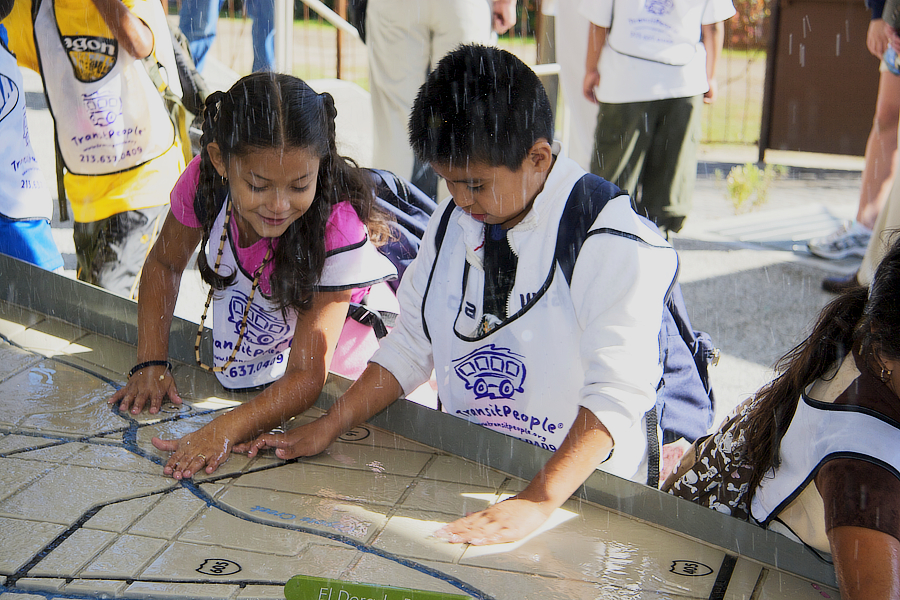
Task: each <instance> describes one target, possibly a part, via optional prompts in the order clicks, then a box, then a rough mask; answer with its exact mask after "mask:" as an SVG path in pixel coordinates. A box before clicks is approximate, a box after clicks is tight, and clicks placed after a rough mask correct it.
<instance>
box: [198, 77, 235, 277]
mask: <svg viewBox="0 0 900 600" xmlns="http://www.w3.org/2000/svg"><path fill="white" fill-rule="evenodd" d="M224 99H225V94H224V93H223V92H221V91H216V92H213V93H212V94H210V95H209V96H208V97H207V99H206V105H205V107H204V110H203V133H202V135H201V136H200V177H199V181H198V184H197V195H196V196H195V197H194V212H195V213H196V214H197V217H198V218H199V219H200V222H201V224H202V227H203V239H202V240H201V242H200V251H199V253H198V255H197V268H198V269H199V271H200V275H201V277H202V278H203V280H204V281H205V282H206V283H208V284H209V285H210V286H212V287H213V288H214V289H217V290H222V289H225V288H226V287H227V286H229V285H231V283H232V282H233V281H234V277H235V274H234V273H230V274H229V275H227V276H223V275H221V274H219V273H216V272H215V270H214V269H213V267H212V266H211V265H210V264H209V261H208V260H207V258H206V252H207V250H206V249H207V246H208V244H209V235H210V232H211V231H212V228H213V225H214V224H215V221H216V217H218V215H219V211H220V210H221V208H222V204H223V203H224V202H225V198H226V197H227V195H228V186H227V183H226V182H225V181H224V180H223V178H222V177H220V176H219V172H218V171H216V168H215V167H214V166H213V164H212V161H211V160H210V158H209V151H208V150H207V147H208V146H209V144H210V143H212V142H215V141H217V139H218V135H217V128H218V123H219V112H220V109H221V103H222V102H223V101H224Z"/></svg>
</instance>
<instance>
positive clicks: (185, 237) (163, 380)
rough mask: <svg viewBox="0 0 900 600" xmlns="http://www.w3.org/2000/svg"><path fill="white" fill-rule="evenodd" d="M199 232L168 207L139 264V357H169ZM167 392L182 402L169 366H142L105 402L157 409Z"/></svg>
mask: <svg viewBox="0 0 900 600" xmlns="http://www.w3.org/2000/svg"><path fill="white" fill-rule="evenodd" d="M201 236H202V234H201V231H200V230H199V229H193V228H190V227H186V226H185V225H182V224H181V223H179V222H178V219H176V218H175V217H174V216H173V215H172V212H171V211H170V212H169V214H168V215H167V216H166V220H165V223H163V227H162V231H161V232H160V234H159V237H158V238H157V240H156V243H155V244H153V248H152V249H151V250H150V254H148V255H147V260H146V261H145V262H144V268H143V269H142V270H141V283H140V288H138V345H137V362H138V363H143V362H146V361H156V360H166V359H168V357H169V328H170V327H171V325H172V316H173V314H174V312H175V300H176V299H177V298H178V290H179V288H180V286H181V274H182V273H183V272H184V269H185V267H187V264H188V262H189V261H190V259H191V255H192V254H193V252H194V249H195V248H196V247H197V245H198V244H199V243H200V238H201ZM166 396H168V397H169V399H170V400H172V401H173V402H175V403H181V398H180V397H179V396H178V390H177V389H176V388H175V380H174V379H173V378H172V374H171V373H170V372H169V370H168V368H167V367H165V366H154V367H145V368H144V369H141V370H140V371H137V372H136V373H134V374H133V375H132V376H131V377H130V378H129V379H128V383H127V385H126V386H125V387H123V388H122V389H120V390H119V391H118V392H116V393H115V394H114V395H113V396H112V398H110V399H109V403H110V404H114V403H116V402H118V403H119V410H121V411H127V410H129V408H130V409H131V412H132V413H134V414H138V413H139V412H141V411H142V410H143V409H144V406H145V405H147V404H148V402H149V406H150V413H151V414H155V413H157V412H159V408H160V406H161V405H162V401H163V399H164V398H165V397H166Z"/></svg>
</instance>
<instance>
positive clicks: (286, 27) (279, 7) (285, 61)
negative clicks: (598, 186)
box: [275, 0, 570, 143]
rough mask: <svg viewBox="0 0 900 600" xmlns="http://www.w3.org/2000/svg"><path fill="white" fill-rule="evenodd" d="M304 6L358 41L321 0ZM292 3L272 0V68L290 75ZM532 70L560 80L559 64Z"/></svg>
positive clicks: (565, 117)
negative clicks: (273, 19)
mask: <svg viewBox="0 0 900 600" xmlns="http://www.w3.org/2000/svg"><path fill="white" fill-rule="evenodd" d="M301 1H302V2H303V3H304V4H305V5H306V6H308V7H309V8H310V9H312V10H313V11H315V12H316V13H317V14H318V15H319V16H321V17H322V18H323V19H325V20H326V21H328V22H329V23H331V24H332V25H333V26H334V27H336V28H337V29H338V30H339V31H342V32H344V33H346V34H347V35H349V36H351V37H352V38H354V39H357V40H358V39H359V31H357V30H356V27H354V26H353V25H351V24H350V23H348V22H347V20H346V19H344V18H343V17H341V15H339V14H337V13H336V12H334V11H333V10H331V9H330V8H328V7H327V6H326V5H325V4H324V3H323V2H321V0H301ZM293 24H294V2H293V0H275V68H276V69H277V70H278V71H279V72H281V73H290V72H291V71H292V69H293V48H294V27H293ZM532 69H533V70H534V72H535V73H536V74H537V75H539V76H540V77H545V76H556V77H559V71H560V67H559V64H558V63H547V64H540V65H533V66H532ZM562 110H563V114H562V115H560V117H561V119H560V121H561V124H562V127H561V128H560V129H561V131H560V132H559V133H560V134H561V136H560V137H561V138H562V141H563V143H565V142H566V140H568V138H569V129H570V123H569V121H570V119H569V113H568V110H566V108H565V103H563V104H562Z"/></svg>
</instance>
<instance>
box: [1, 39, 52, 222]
mask: <svg viewBox="0 0 900 600" xmlns="http://www.w3.org/2000/svg"><path fill="white" fill-rule="evenodd" d="M0 130H2V131H3V133H4V134H5V136H6V139H5V141H4V143H3V144H2V145H0V214H3V216H5V217H7V218H9V219H50V217H52V216H53V204H52V200H51V198H50V192H49V190H48V189H47V186H46V183H45V181H44V176H43V173H42V172H41V169H40V167H39V166H38V162H37V158H36V157H35V155H34V150H33V148H32V146H31V138H30V136H29V133H28V121H27V119H26V116H25V89H24V87H23V85H22V72H21V71H20V70H19V66H18V65H17V64H16V58H15V56H13V55H12V53H11V52H10V51H9V50H8V49H7V48H6V47H5V46H4V45H3V44H0Z"/></svg>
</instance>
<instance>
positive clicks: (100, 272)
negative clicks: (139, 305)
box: [75, 205, 169, 298]
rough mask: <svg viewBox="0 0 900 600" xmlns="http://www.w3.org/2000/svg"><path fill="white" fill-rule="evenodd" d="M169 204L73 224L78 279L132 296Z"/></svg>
mask: <svg viewBox="0 0 900 600" xmlns="http://www.w3.org/2000/svg"><path fill="white" fill-rule="evenodd" d="M168 210H169V207H168V205H163V206H155V207H152V208H143V209H140V210H131V211H127V212H124V213H119V214H116V215H113V216H111V217H109V218H106V219H102V220H100V221H94V222H91V223H77V222H76V223H75V252H76V256H77V259H78V278H79V279H80V280H82V281H85V282H87V283H91V284H93V285H96V286H99V287H102V288H104V289H106V290H109V291H110V292H112V293H114V294H118V295H120V296H125V297H126V298H135V296H136V294H137V283H138V278H139V277H140V273H141V269H142V268H143V266H144V260H145V259H146V258H147V254H148V253H149V252H150V248H151V247H152V246H153V242H155V241H156V237H157V236H158V235H159V230H160V228H161V227H162V222H163V219H164V218H165V216H166V213H167V212H168Z"/></svg>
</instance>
